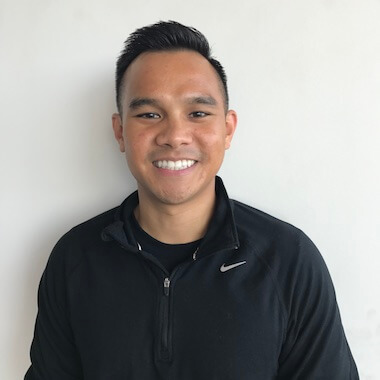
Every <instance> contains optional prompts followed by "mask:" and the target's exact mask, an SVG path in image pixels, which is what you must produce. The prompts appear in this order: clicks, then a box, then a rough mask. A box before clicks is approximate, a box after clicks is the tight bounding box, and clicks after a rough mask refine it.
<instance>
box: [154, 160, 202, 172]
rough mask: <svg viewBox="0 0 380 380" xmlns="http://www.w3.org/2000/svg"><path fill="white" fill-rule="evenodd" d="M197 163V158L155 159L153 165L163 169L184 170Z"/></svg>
mask: <svg viewBox="0 0 380 380" xmlns="http://www.w3.org/2000/svg"><path fill="white" fill-rule="evenodd" d="M194 164H195V160H178V161H166V160H163V161H154V162H153V165H154V166H156V167H158V168H162V169H169V170H183V169H187V168H189V167H190V166H193V165H194Z"/></svg>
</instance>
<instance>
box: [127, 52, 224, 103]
mask: <svg viewBox="0 0 380 380" xmlns="http://www.w3.org/2000/svg"><path fill="white" fill-rule="evenodd" d="M185 93H200V94H203V95H209V96H213V97H217V98H218V99H220V100H221V98H222V87H221V81H220V79H219V77H218V74H217V73H216V71H215V69H214V68H213V66H212V65H211V64H210V63H209V62H208V60H207V59H206V58H204V57H203V56H202V55H201V54H199V53H197V52H194V51H190V50H180V51H165V52H148V53H143V54H141V55H139V56H138V57H137V58H136V59H135V60H134V61H133V62H132V63H131V65H130V66H129V67H128V69H127V71H126V73H125V74H124V78H123V98H124V100H125V98H131V97H135V96H148V95H149V96H155V97H164V96H165V95H171V96H182V95H185Z"/></svg>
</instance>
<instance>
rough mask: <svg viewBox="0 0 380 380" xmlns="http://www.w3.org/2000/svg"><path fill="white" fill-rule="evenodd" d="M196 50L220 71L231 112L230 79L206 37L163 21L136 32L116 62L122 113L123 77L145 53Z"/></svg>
mask: <svg viewBox="0 0 380 380" xmlns="http://www.w3.org/2000/svg"><path fill="white" fill-rule="evenodd" d="M170 50H193V51H196V52H198V53H199V54H201V55H202V56H203V57H205V58H206V59H207V60H208V61H209V62H210V64H211V65H212V66H213V67H214V69H215V71H216V72H217V74H218V76H219V78H220V81H221V83H222V85H223V86H222V88H223V92H224V94H223V95H224V101H225V108H226V110H227V109H228V90H227V77H226V73H225V72H224V69H223V66H222V65H221V64H220V63H219V62H218V61H217V60H216V59H215V58H213V57H212V56H211V49H210V45H209V43H208V41H207V39H206V37H205V36H204V35H203V34H202V33H201V32H199V31H198V30H196V29H195V28H192V27H189V26H185V25H182V24H180V23H178V22H176V21H160V22H157V23H156V24H152V25H148V26H144V27H142V28H139V29H137V30H135V31H134V32H133V33H132V34H131V35H130V36H129V37H128V38H127V40H126V41H125V42H124V49H123V50H122V52H121V54H120V56H119V58H118V60H117V63H116V104H117V108H118V111H119V113H120V114H121V112H122V104H121V102H122V100H121V98H122V96H121V93H122V87H123V77H124V74H125V72H126V70H127V69H128V67H129V65H130V64H131V63H132V61H133V60H134V59H136V58H137V57H138V56H139V55H140V54H142V53H144V52H148V51H151V52H157V51H170Z"/></svg>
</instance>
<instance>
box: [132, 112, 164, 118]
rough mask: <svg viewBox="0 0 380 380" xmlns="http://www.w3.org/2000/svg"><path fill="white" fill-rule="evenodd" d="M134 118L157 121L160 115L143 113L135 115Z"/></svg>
mask: <svg viewBox="0 0 380 380" xmlns="http://www.w3.org/2000/svg"><path fill="white" fill-rule="evenodd" d="M136 117H139V118H141V119H159V118H160V115H159V114H158V113H154V112H145V113H140V114H138V115H136Z"/></svg>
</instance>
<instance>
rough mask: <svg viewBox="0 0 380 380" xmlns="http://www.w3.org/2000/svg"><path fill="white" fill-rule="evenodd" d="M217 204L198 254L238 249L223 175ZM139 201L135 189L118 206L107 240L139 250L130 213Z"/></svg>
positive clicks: (105, 234) (217, 184) (217, 182)
mask: <svg viewBox="0 0 380 380" xmlns="http://www.w3.org/2000/svg"><path fill="white" fill-rule="evenodd" d="M215 192H216V203H215V210H214V214H213V216H212V218H211V221H210V224H209V226H208V229H207V232H206V235H205V236H204V238H203V239H202V243H201V245H200V246H199V250H198V255H197V256H198V257H202V256H206V255H209V254H211V253H214V252H217V251H220V250H225V249H237V248H239V239H238V234H237V230H236V224H235V219H234V214H233V203H232V201H231V200H230V199H229V197H228V194H227V191H226V189H225V187H224V184H223V181H222V179H221V178H220V177H216V180H215ZM138 203H139V197H138V192H137V191H135V192H133V193H132V194H131V195H130V196H128V198H126V199H125V200H124V202H123V203H122V204H121V205H120V206H119V207H118V208H117V209H116V212H115V218H114V222H113V223H111V224H110V225H108V226H107V227H105V228H104V230H103V231H102V238H103V240H104V241H109V240H115V241H116V242H118V243H119V244H121V245H122V246H123V247H124V248H127V249H129V250H134V251H136V250H137V242H136V240H135V238H134V236H133V234H132V232H131V231H132V230H131V227H130V223H129V220H130V216H131V214H132V212H133V210H134V209H135V208H136V206H137V205H138Z"/></svg>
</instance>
